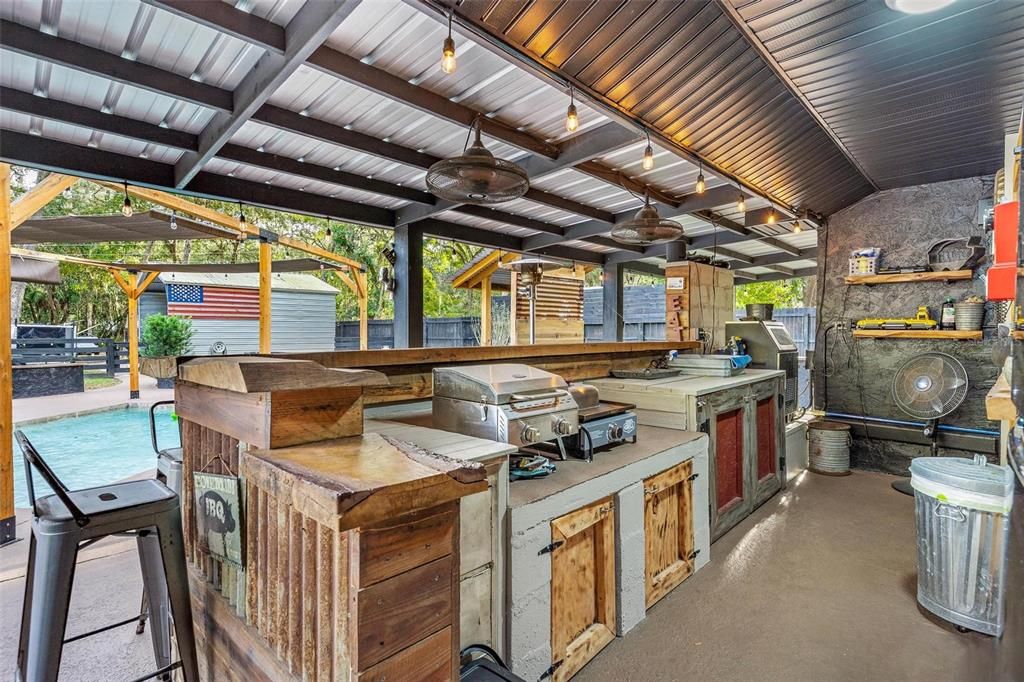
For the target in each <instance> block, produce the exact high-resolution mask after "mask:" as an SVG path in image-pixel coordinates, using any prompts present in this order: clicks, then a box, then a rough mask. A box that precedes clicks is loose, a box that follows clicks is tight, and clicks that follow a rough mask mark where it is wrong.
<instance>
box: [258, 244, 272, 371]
mask: <svg viewBox="0 0 1024 682" xmlns="http://www.w3.org/2000/svg"><path fill="white" fill-rule="evenodd" d="M270 258H271V253H270V242H269V241H267V240H266V239H260V353H262V354H267V353H270V325H271V309H270Z"/></svg>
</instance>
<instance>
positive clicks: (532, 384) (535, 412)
mask: <svg viewBox="0 0 1024 682" xmlns="http://www.w3.org/2000/svg"><path fill="white" fill-rule="evenodd" d="M433 410H434V427H435V428H438V429H443V430H445V431H454V432H456V433H464V434H466V435H467V436H476V437H478V438H489V439H490V440H496V441H499V442H502V443H509V444H511V445H516V446H518V447H525V446H530V445H537V444H540V443H544V442H548V441H552V442H554V443H555V444H556V445H557V446H558V449H559V453H560V454H561V455H562V458H563V459H564V458H565V447H564V445H563V443H562V438H563V437H565V436H569V435H572V434H575V433H577V432H578V431H579V428H580V427H579V410H578V409H577V405H576V401H575V400H574V399H573V397H572V394H571V393H570V392H569V387H568V384H566V382H565V380H564V379H562V377H560V376H558V375H557V374H552V373H550V372H545V371H544V370H542V369H537V368H536V367H530V366H529V365H521V364H500V365H466V366H459V367H438V368H437V369H435V370H434V398H433Z"/></svg>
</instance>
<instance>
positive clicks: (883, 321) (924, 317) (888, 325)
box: [857, 305, 939, 329]
mask: <svg viewBox="0 0 1024 682" xmlns="http://www.w3.org/2000/svg"><path fill="white" fill-rule="evenodd" d="M938 328H939V323H938V322H936V321H935V320H933V319H932V318H931V314H930V313H929V312H928V306H924V305H923V306H919V307H918V309H917V315H916V316H915V317H904V318H898V317H897V318H890V317H869V318H866V319H863V320H857V329H938Z"/></svg>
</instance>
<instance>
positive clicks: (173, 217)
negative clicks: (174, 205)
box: [171, 211, 178, 230]
mask: <svg viewBox="0 0 1024 682" xmlns="http://www.w3.org/2000/svg"><path fill="white" fill-rule="evenodd" d="M171 229H172V230H177V229H178V212H177V211H171Z"/></svg>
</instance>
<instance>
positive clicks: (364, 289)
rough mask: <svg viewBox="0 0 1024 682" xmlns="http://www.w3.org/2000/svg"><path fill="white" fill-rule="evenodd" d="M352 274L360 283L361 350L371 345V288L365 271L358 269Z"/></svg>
mask: <svg viewBox="0 0 1024 682" xmlns="http://www.w3.org/2000/svg"><path fill="white" fill-rule="evenodd" d="M352 276H353V277H355V278H356V281H357V282H358V283H359V293H358V296H359V350H367V349H369V347H370V312H369V305H370V289H369V285H368V282H367V277H366V273H365V272H363V271H362V270H356V271H354V272H353V273H352Z"/></svg>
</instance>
